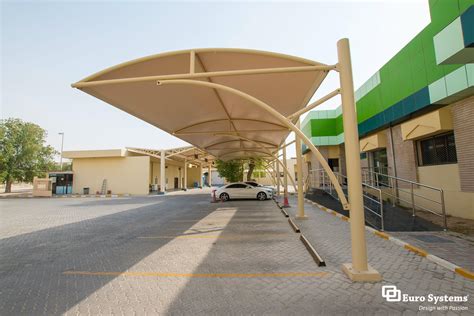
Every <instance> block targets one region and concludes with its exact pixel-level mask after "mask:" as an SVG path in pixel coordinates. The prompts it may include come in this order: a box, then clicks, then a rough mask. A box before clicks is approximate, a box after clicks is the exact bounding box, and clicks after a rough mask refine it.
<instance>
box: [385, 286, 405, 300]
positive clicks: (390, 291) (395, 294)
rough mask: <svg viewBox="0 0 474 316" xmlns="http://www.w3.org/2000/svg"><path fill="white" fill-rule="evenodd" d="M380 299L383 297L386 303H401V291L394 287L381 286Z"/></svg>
mask: <svg viewBox="0 0 474 316" xmlns="http://www.w3.org/2000/svg"><path fill="white" fill-rule="evenodd" d="M382 297H384V298H385V299H386V300H387V302H401V301H402V291H400V290H399V289H397V287H396V286H395V285H384V286H382Z"/></svg>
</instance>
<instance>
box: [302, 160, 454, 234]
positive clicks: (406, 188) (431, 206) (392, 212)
mask: <svg viewBox="0 0 474 316" xmlns="http://www.w3.org/2000/svg"><path fill="white" fill-rule="evenodd" d="M334 174H335V176H336V178H337V180H338V182H339V184H340V185H341V187H342V190H343V192H344V194H345V195H346V197H347V177H346V176H345V175H343V174H341V173H339V172H334ZM306 185H307V187H308V188H311V189H313V190H314V189H317V190H322V191H324V192H326V193H327V194H329V195H330V196H331V197H333V198H334V199H335V200H337V201H338V200H339V198H338V196H337V193H336V190H335V189H334V185H333V184H332V183H331V181H330V179H329V176H328V175H327V173H326V172H325V170H324V169H316V170H311V171H310V173H309V175H308V178H307V181H306ZM362 189H363V199H364V209H365V218H366V222H367V224H368V225H370V226H372V227H373V228H376V229H379V230H382V231H383V230H385V229H386V221H387V220H389V221H390V222H391V223H390V224H391V226H392V225H393V226H395V227H397V226H400V225H397V224H400V223H396V222H397V221H405V222H406V221H407V219H406V218H407V216H408V215H410V216H411V217H412V220H411V221H412V223H411V227H412V229H411V230H438V229H436V227H437V226H436V225H423V223H422V222H423V220H422V219H419V218H417V211H419V210H421V211H426V212H430V213H432V214H434V215H436V216H439V217H441V218H442V220H443V227H442V229H444V230H447V228H448V227H447V220H446V209H445V201H444V192H443V190H442V189H440V188H435V187H432V186H428V185H425V184H421V183H417V182H413V181H410V180H406V179H402V178H397V177H393V176H389V175H386V174H382V173H379V172H376V171H372V170H368V169H363V170H362ZM344 215H348V214H344ZM408 217H409V216H408ZM417 221H418V222H419V223H422V225H421V227H420V225H417ZM419 223H418V224H419ZM425 226H426V227H425ZM406 228H407V229H402V230H410V229H409V228H410V227H406Z"/></svg>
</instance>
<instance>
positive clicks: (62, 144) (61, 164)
mask: <svg viewBox="0 0 474 316" xmlns="http://www.w3.org/2000/svg"><path fill="white" fill-rule="evenodd" d="M58 135H61V158H59V167H60V168H61V170H60V171H63V147H64V132H61V133H58Z"/></svg>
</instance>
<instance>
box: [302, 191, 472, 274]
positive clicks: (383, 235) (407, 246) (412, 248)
mask: <svg viewBox="0 0 474 316" xmlns="http://www.w3.org/2000/svg"><path fill="white" fill-rule="evenodd" d="M305 201H306V202H307V203H310V204H312V205H314V206H317V207H318V208H319V209H321V210H323V211H325V212H327V213H329V214H331V215H334V216H336V217H339V218H340V219H341V220H343V221H346V222H349V221H350V219H349V218H348V217H347V216H344V215H342V214H339V213H338V212H336V211H334V210H331V209H328V208H327V207H325V206H323V205H321V204H318V203H316V202H313V201H311V200H309V199H305ZM365 229H366V230H368V231H369V232H371V233H373V234H374V235H375V236H377V237H379V238H382V239H385V240H389V241H391V242H392V243H394V244H396V245H399V246H401V247H403V248H405V249H406V250H408V251H410V252H413V253H415V254H417V255H419V256H421V257H424V258H426V259H428V260H429V261H431V262H434V263H436V264H438V265H440V266H442V267H443V268H445V269H448V270H449V271H452V272H454V273H457V274H459V275H460V276H462V277H464V278H466V279H470V280H474V272H472V271H469V270H467V269H464V268H462V267H460V266H458V265H456V264H454V263H452V262H449V261H447V260H445V259H443V258H440V257H437V256H435V255H432V254H430V253H428V252H427V251H425V250H423V249H421V248H418V247H416V246H413V245H410V244H409V243H407V242H404V241H403V240H400V239H398V238H395V237H393V236H390V235H389V234H387V233H385V232H382V231H379V230H377V229H374V228H372V227H369V226H365Z"/></svg>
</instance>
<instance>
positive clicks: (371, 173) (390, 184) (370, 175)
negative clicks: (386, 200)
mask: <svg viewBox="0 0 474 316" xmlns="http://www.w3.org/2000/svg"><path fill="white" fill-rule="evenodd" d="M362 171H363V172H365V177H364V178H365V179H366V181H367V178H370V179H371V180H373V178H374V176H375V179H376V181H375V183H376V184H377V185H379V183H380V180H379V179H380V177H385V178H387V179H390V180H391V181H389V182H388V183H387V184H386V186H387V187H388V188H390V189H392V190H395V191H396V193H395V195H394V194H391V193H389V192H384V193H385V194H386V195H388V196H391V197H393V198H394V199H393V204H394V205H395V201H396V200H400V201H403V202H406V203H409V204H411V205H412V212H413V216H416V209H417V208H418V209H422V210H425V211H427V212H430V213H432V214H434V215H437V216H439V217H442V218H443V224H444V230H447V229H448V225H447V218H446V205H445V200H444V191H443V189H441V188H437V187H434V186H431V185H427V184H423V183H419V182H416V181H412V180H408V179H403V178H399V177H395V176H391V175H387V174H382V173H379V172H375V171H372V170H369V169H363V170H362ZM393 181H397V183H398V181H400V182H402V183H407V184H409V185H410V190H403V189H400V188H399V187H398V185H396V187H395V186H394V185H393ZM372 182H374V181H372ZM415 185H416V186H417V187H421V188H426V189H430V190H433V191H437V192H438V193H439V196H440V201H435V200H432V199H430V198H428V197H425V196H423V195H419V194H416V193H415V192H414V187H415ZM398 192H404V193H409V194H410V196H411V201H407V200H404V199H403V198H401V197H400V196H399V194H398ZM415 197H418V198H422V199H424V200H427V201H430V202H433V203H436V204H438V205H439V206H440V208H441V214H440V213H438V212H436V211H434V210H432V209H429V208H426V207H423V206H421V205H416V199H415Z"/></svg>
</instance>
